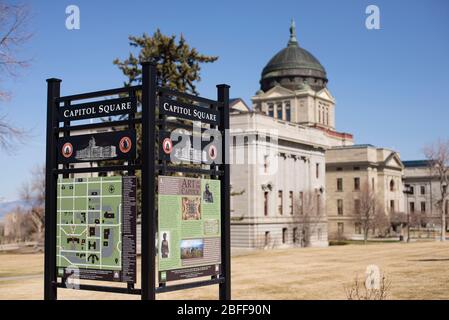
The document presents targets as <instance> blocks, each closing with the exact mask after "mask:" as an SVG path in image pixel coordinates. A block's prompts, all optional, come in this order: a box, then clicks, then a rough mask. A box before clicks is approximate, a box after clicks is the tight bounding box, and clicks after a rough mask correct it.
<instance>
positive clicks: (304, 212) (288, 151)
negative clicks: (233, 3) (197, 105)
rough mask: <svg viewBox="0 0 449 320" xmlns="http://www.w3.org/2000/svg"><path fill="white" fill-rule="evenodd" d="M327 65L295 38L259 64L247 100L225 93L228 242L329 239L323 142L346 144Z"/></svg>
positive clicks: (286, 243) (255, 244)
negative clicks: (229, 186) (228, 154)
mask: <svg viewBox="0 0 449 320" xmlns="http://www.w3.org/2000/svg"><path fill="white" fill-rule="evenodd" d="M327 83H328V78H327V73H326V70H325V68H324V67H323V66H322V65H321V63H320V62H319V60H318V59H317V58H315V57H314V56H313V55H312V54H311V53H310V52H308V51H307V50H306V49H304V48H302V47H301V46H300V44H299V42H298V39H297V35H296V28H295V24H294V22H293V21H292V24H291V27H290V37H289V39H288V42H287V46H286V47H285V48H283V49H282V50H280V51H279V52H278V53H276V54H275V55H274V56H273V58H272V59H271V60H270V61H268V63H267V65H266V66H265V67H264V68H263V70H262V74H261V79H260V90H259V91H257V93H256V95H255V96H254V97H252V99H251V100H252V108H249V107H247V105H246V104H245V102H244V101H243V100H242V99H233V100H232V101H231V108H232V112H231V119H230V123H231V131H232V133H231V135H232V146H231V159H230V160H231V184H232V190H231V193H232V196H231V244H232V246H233V247H234V248H253V249H255V248H274V247H291V246H301V247H303V246H327V245H328V218H327V213H326V193H327V190H326V177H325V175H326V157H325V154H326V150H328V149H329V148H333V147H344V146H352V145H353V144H354V142H353V136H352V135H351V134H349V133H344V132H340V131H337V130H336V123H335V112H336V105H335V98H334V97H333V95H332V94H331V92H330V91H329V89H328V88H327Z"/></svg>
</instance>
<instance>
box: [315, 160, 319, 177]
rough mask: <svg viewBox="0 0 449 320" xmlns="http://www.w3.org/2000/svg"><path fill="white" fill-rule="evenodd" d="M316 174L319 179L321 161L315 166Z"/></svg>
mask: <svg viewBox="0 0 449 320" xmlns="http://www.w3.org/2000/svg"><path fill="white" fill-rule="evenodd" d="M315 175H316V178H317V179H319V178H320V164H319V163H317V164H316V166H315Z"/></svg>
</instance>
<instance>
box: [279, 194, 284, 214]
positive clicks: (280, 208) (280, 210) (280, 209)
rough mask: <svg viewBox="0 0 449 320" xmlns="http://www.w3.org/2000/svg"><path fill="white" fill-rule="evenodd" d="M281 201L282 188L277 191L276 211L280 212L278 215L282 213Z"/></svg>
mask: <svg viewBox="0 0 449 320" xmlns="http://www.w3.org/2000/svg"><path fill="white" fill-rule="evenodd" d="M282 201H283V195H282V190H279V191H278V213H279V214H280V215H282V213H283V212H282V210H283V208H282Z"/></svg>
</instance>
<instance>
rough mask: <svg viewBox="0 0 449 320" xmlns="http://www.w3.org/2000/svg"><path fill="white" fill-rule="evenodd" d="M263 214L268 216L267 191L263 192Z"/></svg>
mask: <svg viewBox="0 0 449 320" xmlns="http://www.w3.org/2000/svg"><path fill="white" fill-rule="evenodd" d="M263 214H264V216H265V217H266V216H268V191H265V192H264V194H263Z"/></svg>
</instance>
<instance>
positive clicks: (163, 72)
mask: <svg viewBox="0 0 449 320" xmlns="http://www.w3.org/2000/svg"><path fill="white" fill-rule="evenodd" d="M128 39H129V41H130V42H129V44H130V45H131V47H133V48H134V49H138V50H139V52H138V55H137V56H135V55H134V54H133V53H132V52H131V53H130V54H129V57H128V58H127V59H125V60H123V61H120V60H119V59H115V60H114V61H113V63H114V64H115V65H116V66H118V68H119V69H120V70H121V71H122V72H123V74H124V75H125V76H126V77H127V78H128V79H127V80H126V81H125V83H124V85H125V86H134V85H139V84H141V83H142V70H141V65H140V64H141V63H142V62H153V63H155V64H156V65H157V78H158V84H159V85H161V86H163V87H166V88H170V89H173V90H176V91H180V92H184V93H190V94H193V95H198V92H197V90H196V86H195V83H196V82H198V81H200V80H201V78H200V71H201V66H200V64H201V63H210V62H214V61H216V60H217V59H218V57H215V56H206V55H203V54H200V53H199V52H198V51H197V50H196V49H195V48H191V47H190V46H189V45H188V44H187V42H186V40H185V39H184V37H183V36H182V35H181V36H180V38H179V41H178V42H177V41H176V36H174V35H172V36H166V35H164V34H162V33H161V31H160V30H159V29H157V30H156V32H155V33H154V34H153V36H149V35H147V34H146V33H144V34H143V35H142V36H141V37H137V36H130V37H129V38H128ZM137 99H138V101H139V103H140V101H141V92H137ZM156 111H157V110H156ZM141 129H142V128H141V125H136V133H137V141H138V143H137V153H138V154H139V155H140V152H141V148H140V146H141V141H142V140H141V139H142V130H141ZM157 149H158V146H156V150H155V151H157ZM113 163H115V161H110V162H108V164H113ZM136 176H137V178H138V179H137V186H138V188H137V190H138V192H137V193H138V198H137V199H138V201H137V207H138V212H139V214H140V208H141V203H140V199H141V195H140V185H141V177H140V171H137V172H136Z"/></svg>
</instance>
